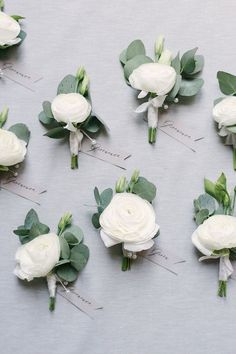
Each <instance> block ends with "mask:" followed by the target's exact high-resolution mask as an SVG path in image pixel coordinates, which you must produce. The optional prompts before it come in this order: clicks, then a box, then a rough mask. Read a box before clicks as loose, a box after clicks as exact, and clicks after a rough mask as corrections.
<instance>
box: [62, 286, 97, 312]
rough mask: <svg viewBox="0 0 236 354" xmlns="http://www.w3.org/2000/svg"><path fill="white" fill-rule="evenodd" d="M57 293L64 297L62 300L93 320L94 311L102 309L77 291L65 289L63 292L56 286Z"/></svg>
mask: <svg viewBox="0 0 236 354" xmlns="http://www.w3.org/2000/svg"><path fill="white" fill-rule="evenodd" d="M57 293H58V294H59V295H61V296H62V297H64V299H66V300H67V301H69V302H70V303H71V304H72V305H74V306H75V307H76V308H78V309H79V310H80V311H83V312H84V313H86V314H87V315H88V316H89V317H90V318H93V316H94V314H95V311H96V310H99V309H102V308H103V307H102V306H101V305H98V304H97V303H96V302H95V301H94V300H92V299H91V298H90V297H88V296H87V295H85V294H83V293H82V292H81V291H80V290H78V289H74V288H67V290H65V289H64V288H62V287H61V286H58V287H57Z"/></svg>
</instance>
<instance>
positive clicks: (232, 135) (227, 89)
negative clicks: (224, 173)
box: [213, 71, 236, 170]
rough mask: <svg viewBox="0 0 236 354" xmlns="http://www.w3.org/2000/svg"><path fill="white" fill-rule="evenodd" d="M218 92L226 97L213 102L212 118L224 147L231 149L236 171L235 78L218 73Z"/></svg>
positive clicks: (224, 73) (222, 72)
mask: <svg viewBox="0 0 236 354" xmlns="http://www.w3.org/2000/svg"><path fill="white" fill-rule="evenodd" d="M217 79H218V81H219V86H220V90H221V92H222V93H223V94H225V95H227V96H228V97H220V98H218V99H216V100H215V101H214V108H213V117H214V120H215V121H216V122H217V123H218V127H219V135H220V136H221V137H223V138H224V139H225V145H232V147H233V166H234V170H236V97H235V96H236V76H234V75H231V74H229V73H226V72H224V71H218V73H217Z"/></svg>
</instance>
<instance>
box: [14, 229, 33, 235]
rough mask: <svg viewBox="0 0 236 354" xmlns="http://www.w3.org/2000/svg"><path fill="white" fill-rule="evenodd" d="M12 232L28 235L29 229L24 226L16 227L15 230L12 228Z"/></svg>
mask: <svg viewBox="0 0 236 354" xmlns="http://www.w3.org/2000/svg"><path fill="white" fill-rule="evenodd" d="M13 232H14V234H15V235H17V236H28V234H29V230H27V229H24V228H19V227H18V228H17V230H13Z"/></svg>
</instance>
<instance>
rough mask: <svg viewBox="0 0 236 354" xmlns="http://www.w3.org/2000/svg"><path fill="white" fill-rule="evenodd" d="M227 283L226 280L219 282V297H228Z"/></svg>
mask: <svg viewBox="0 0 236 354" xmlns="http://www.w3.org/2000/svg"><path fill="white" fill-rule="evenodd" d="M226 291H227V282H226V281H225V280H219V287H218V296H220V297H226Z"/></svg>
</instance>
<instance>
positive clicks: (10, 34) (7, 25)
mask: <svg viewBox="0 0 236 354" xmlns="http://www.w3.org/2000/svg"><path fill="white" fill-rule="evenodd" d="M19 33H20V25H19V23H18V22H17V21H16V20H14V19H13V18H12V17H11V16H9V15H7V14H5V13H4V12H2V11H0V45H5V44H9V45H13V44H16V43H19V42H20V41H21V39H20V38H17V36H18V34H19Z"/></svg>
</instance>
